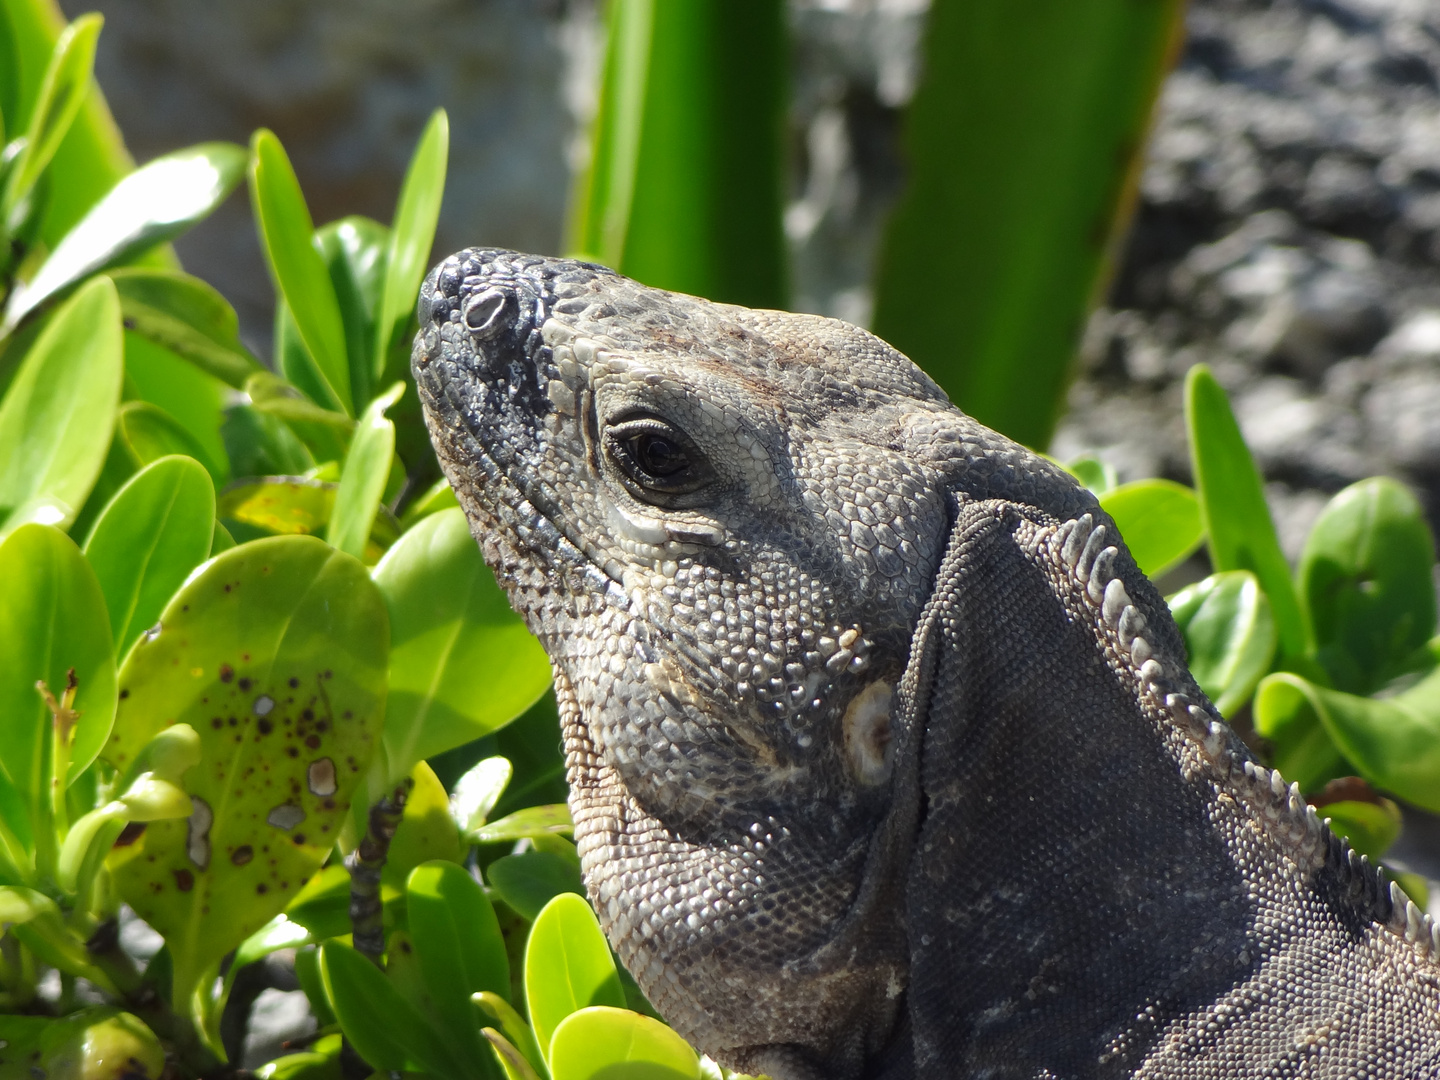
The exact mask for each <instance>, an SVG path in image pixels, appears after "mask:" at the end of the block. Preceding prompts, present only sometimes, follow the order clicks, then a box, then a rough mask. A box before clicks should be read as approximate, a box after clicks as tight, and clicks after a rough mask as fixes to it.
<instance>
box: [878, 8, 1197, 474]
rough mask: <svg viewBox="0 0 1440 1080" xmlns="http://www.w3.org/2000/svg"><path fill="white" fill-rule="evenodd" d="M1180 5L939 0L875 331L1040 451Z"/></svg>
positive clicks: (964, 404)
mask: <svg viewBox="0 0 1440 1080" xmlns="http://www.w3.org/2000/svg"><path fill="white" fill-rule="evenodd" d="M1183 11H1184V5H1183V4H1182V3H1180V0H1158V2H1152V3H1144V4H1135V3H1132V2H1131V0H1039V2H1035V3H1026V4H1016V3H1013V2H1011V0H936V2H935V3H934V4H933V5H932V7H931V8H930V12H929V18H928V25H927V27H926V31H925V42H924V49H923V61H922V63H921V65H920V66H921V70H922V71H923V72H924V74H923V76H922V78H921V81H920V85H919V87H918V88H917V89H916V92H915V97H914V100H913V101H912V103H911V104H910V107H909V113H908V115H907V117H906V131H905V148H906V150H907V151H908V153H907V155H906V158H907V165H908V168H907V181H906V184H907V186H906V190H905V192H904V194H903V195H902V197H901V200H900V203H899V205H898V206H897V207H896V209H895V212H894V214H893V216H892V217H891V219H890V223H889V226H888V228H887V231H886V235H885V237H884V240H883V242H882V245H881V251H880V256H879V259H878V262H877V272H876V277H875V317H874V325H873V328H874V330H875V332H876V333H878V334H879V335H880V336H881V337H883V338H884V339H885V340H886V341H889V342H890V343H891V344H893V345H894V346H895V347H896V348H898V349H899V350H900V351H901V352H904V353H905V354H906V355H908V356H909V357H910V358H911V359H912V360H914V361H915V362H916V363H918V364H919V365H920V366H921V367H922V368H924V369H925V370H926V371H927V372H928V373H929V374H930V375H931V376H933V377H934V378H935V379H936V381H937V382H939V383H940V385H941V386H943V387H944V388H945V389H946V390H947V391H948V392H949V394H950V396H951V398H952V399H953V400H954V401H955V403H956V404H957V405H959V406H960V408H962V409H964V410H965V411H966V412H967V413H969V414H970V415H971V416H973V417H975V419H977V420H979V421H980V422H981V423H982V424H985V425H987V426H989V427H993V428H995V429H996V430H997V431H1001V432H1004V433H1005V434H1006V435H1008V436H1010V437H1011V438H1012V439H1016V440H1018V441H1019V442H1022V443H1025V444H1026V445H1028V446H1033V447H1037V448H1043V447H1044V446H1045V445H1046V444H1047V443H1048V442H1049V440H1050V435H1051V433H1052V431H1053V430H1054V427H1055V423H1056V421H1057V420H1058V419H1059V416H1060V412H1061V410H1062V409H1063V407H1064V399H1065V386H1066V384H1067V382H1068V381H1069V371H1070V365H1071V360H1072V359H1073V357H1074V355H1075V351H1076V346H1077V344H1078V341H1079V338H1080V332H1081V329H1082V327H1083V326H1084V322H1085V317H1086V315H1087V314H1088V311H1089V307H1090V305H1091V304H1092V303H1094V301H1095V299H1096V298H1097V297H1098V296H1101V295H1102V294H1103V288H1104V283H1105V281H1106V279H1107V278H1108V276H1109V269H1110V266H1111V264H1112V263H1113V261H1114V259H1115V257H1116V254H1117V249H1118V246H1119V243H1120V242H1121V240H1122V239H1123V236H1124V227H1125V225H1126V223H1127V219H1128V217H1129V208H1130V206H1131V205H1132V204H1133V202H1134V197H1135V191H1136V186H1137V183H1138V180H1139V172H1140V168H1141V166H1142V164H1143V153H1142V151H1143V147H1144V141H1145V134H1146V129H1147V127H1148V125H1149V118H1150V114H1151V111H1152V108H1153V104H1154V101H1155V98H1156V95H1157V93H1158V91H1159V88H1160V84H1161V80H1162V79H1163V78H1164V76H1165V74H1166V72H1167V70H1168V68H1169V65H1170V62H1171V61H1172V60H1173V59H1174V56H1175V53H1176V51H1177V48H1178V45H1179V42H1180V40H1181V34H1182V33H1183V29H1184V24H1183V19H1182V16H1183Z"/></svg>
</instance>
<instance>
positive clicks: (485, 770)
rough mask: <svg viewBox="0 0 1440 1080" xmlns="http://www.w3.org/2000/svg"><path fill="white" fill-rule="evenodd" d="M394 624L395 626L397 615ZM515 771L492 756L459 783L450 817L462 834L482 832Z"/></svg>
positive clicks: (503, 761)
mask: <svg viewBox="0 0 1440 1080" xmlns="http://www.w3.org/2000/svg"><path fill="white" fill-rule="evenodd" d="M390 625H391V626H392V627H393V626H394V625H395V624H394V616H393V615H392V616H391V624H390ZM512 772H513V770H512V769H511V767H510V760H509V759H508V758H503V757H488V758H485V759H483V760H482V761H478V762H476V763H475V764H474V765H473V766H472V767H471V768H470V769H469V770H467V771H466V772H465V773H464V775H462V776H461V777H460V779H458V780H457V781H455V786H454V788H453V790H452V791H451V792H450V816H451V817H453V818H454V819H455V824H456V825H458V826H459V827H460V831H461V832H468V831H469V830H471V829H478V828H480V826H482V825H484V824H485V820H486V819H487V818H488V817H489V816H490V811H491V810H493V809H495V804H496V803H497V802H499V801H500V796H501V795H503V794H504V792H505V785H506V784H508V783H510V776H511V773H512Z"/></svg>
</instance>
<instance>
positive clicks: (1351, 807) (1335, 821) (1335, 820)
mask: <svg viewBox="0 0 1440 1080" xmlns="http://www.w3.org/2000/svg"><path fill="white" fill-rule="evenodd" d="M1316 812H1317V813H1318V814H1319V815H1320V816H1321V817H1322V818H1329V819H1330V829H1331V831H1332V832H1336V833H1339V834H1340V835H1341V836H1343V837H1345V839H1347V840H1349V841H1350V846H1351V847H1353V848H1354V849H1355V850H1356V851H1358V852H1360V854H1361V855H1368V856H1370V860H1371V861H1372V862H1375V861H1378V860H1379V858H1380V856H1381V855H1384V854H1385V852H1386V851H1388V850H1389V849H1390V845H1391V844H1393V843H1395V841H1396V840H1398V839H1399V838H1400V827H1401V825H1402V824H1403V823H1404V819H1403V818H1402V817H1401V815H1400V807H1398V806H1396V805H1395V804H1394V803H1393V802H1391V801H1390V800H1389V799H1377V800H1376V801H1375V802H1359V801H1354V800H1344V801H1341V802H1332V803H1326V804H1325V805H1324V806H1322V807H1319V808H1318V809H1317V811H1316Z"/></svg>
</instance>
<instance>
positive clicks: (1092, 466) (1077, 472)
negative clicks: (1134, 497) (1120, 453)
mask: <svg viewBox="0 0 1440 1080" xmlns="http://www.w3.org/2000/svg"><path fill="white" fill-rule="evenodd" d="M1065 471H1066V472H1068V473H1069V474H1070V475H1071V476H1073V477H1075V479H1076V480H1078V481H1080V483H1081V484H1082V485H1083V486H1084V487H1087V488H1089V489H1090V492H1091V494H1093V495H1094V496H1095V497H1096V498H1097V499H1098V498H1099V497H1100V496H1102V495H1108V494H1109V493H1110V492H1111V491H1113V490H1114V489H1115V488H1117V487H1119V486H1120V479H1119V477H1117V476H1116V475H1115V466H1113V465H1109V464H1107V463H1106V462H1103V461H1101V460H1100V459H1099V458H1097V457H1091V456H1089V455H1088V454H1087V455H1086V456H1084V457H1078V458H1076V459H1075V460H1074V461H1072V462H1070V463H1069V464H1068V465H1066V466H1065Z"/></svg>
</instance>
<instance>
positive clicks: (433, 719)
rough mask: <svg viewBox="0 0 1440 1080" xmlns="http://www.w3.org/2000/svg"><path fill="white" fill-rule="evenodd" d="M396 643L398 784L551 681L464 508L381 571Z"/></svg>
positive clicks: (392, 721)
mask: <svg viewBox="0 0 1440 1080" xmlns="http://www.w3.org/2000/svg"><path fill="white" fill-rule="evenodd" d="M375 583H376V584H377V585H379V586H380V591H381V592H382V593H384V595H385V599H386V603H388V604H389V606H390V619H391V632H392V634H393V644H392V649H391V664H390V705H389V708H388V711H387V716H386V722H385V748H386V752H387V754H388V756H389V761H390V771H391V775H392V776H397V775H398V776H403V775H404V774H405V772H406V771H408V769H409V766H410V764H411V763H413V762H415V761H418V760H420V759H422V758H428V757H431V756H433V755H435V754H439V753H442V752H443V751H446V750H449V749H451V748H453V747H456V746H460V745H463V744H464V743H467V742H469V741H470V740H471V739H476V738H479V737H480V736H482V735H486V734H488V733H490V732H492V731H495V730H496V729H498V728H500V727H501V726H503V725H504V724H506V723H508V722H509V721H510V720H512V719H513V718H514V717H516V716H518V715H519V714H520V713H521V712H523V711H524V710H525V709H526V708H527V707H529V706H530V705H531V704H532V703H533V702H534V701H535V700H536V699H537V698H538V697H539V696H540V695H541V694H542V693H544V691H545V687H546V686H547V685H549V682H550V666H549V661H548V660H547V659H546V657H545V653H544V650H543V649H542V648H541V647H540V645H539V643H538V642H537V641H536V640H535V639H534V638H533V637H532V636H531V635H530V633H529V631H527V630H526V629H525V627H524V624H522V623H521V621H520V619H519V617H518V616H516V615H515V614H514V612H513V611H512V610H511V608H510V605H509V603H508V601H507V600H506V599H505V594H504V593H502V592H501V591H500V589H499V587H498V586H497V585H496V584H495V579H494V577H493V576H492V575H491V573H490V571H489V569H487V568H486V566H485V563H484V560H483V559H482V558H481V557H480V552H479V550H478V548H477V547H476V545H475V541H474V539H473V538H472V537H471V535H470V526H469V524H468V523H467V522H466V520H465V515H464V514H463V513H462V512H461V511H460V510H459V509H450V510H442V511H440V512H439V513H436V514H432V515H430V516H429V517H427V518H425V519H424V520H422V521H421V522H420V523H419V524H418V525H416V526H415V527H414V528H413V529H411V530H410V531H409V532H407V533H405V534H404V535H403V536H402V537H401V538H400V540H399V541H398V542H397V543H396V544H395V546H394V547H392V548H391V549H390V551H389V552H388V553H387V554H386V556H385V558H384V559H383V560H382V561H381V563H380V565H378V566H377V567H376V568H375Z"/></svg>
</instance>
